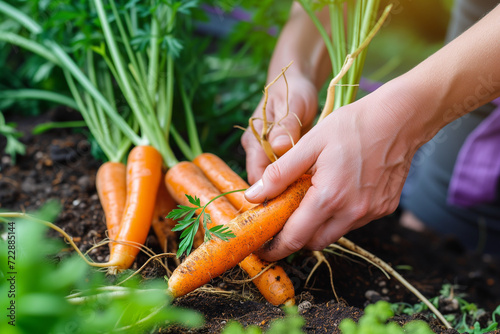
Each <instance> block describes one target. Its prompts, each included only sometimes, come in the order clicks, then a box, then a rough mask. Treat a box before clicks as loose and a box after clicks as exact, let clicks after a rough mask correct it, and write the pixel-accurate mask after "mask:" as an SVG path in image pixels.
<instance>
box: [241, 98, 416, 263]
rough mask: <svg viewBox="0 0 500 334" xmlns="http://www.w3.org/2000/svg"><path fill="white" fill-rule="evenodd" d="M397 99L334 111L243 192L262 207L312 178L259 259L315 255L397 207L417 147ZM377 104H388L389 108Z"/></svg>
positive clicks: (371, 100) (362, 102)
mask: <svg viewBox="0 0 500 334" xmlns="http://www.w3.org/2000/svg"><path fill="white" fill-rule="evenodd" d="M372 95H374V94H372ZM386 97H387V96H386ZM395 100H397V99H396V98H394V97H392V99H387V98H385V99H377V98H371V97H370V98H369V97H366V98H364V99H362V100H359V101H357V102H355V103H353V104H350V105H348V106H345V107H343V108H340V109H338V110H336V111H334V112H333V113H332V114H331V115H330V116H328V117H326V118H325V119H324V120H323V121H321V122H320V123H319V124H317V125H316V126H315V127H314V128H312V129H311V131H309V132H308V133H307V134H305V135H304V137H302V139H300V141H299V142H298V143H297V144H296V145H295V146H294V147H293V148H292V149H290V150H289V151H288V152H287V153H286V154H284V155H283V156H282V157H281V158H279V159H278V160H277V161H276V162H275V163H273V164H271V165H269V166H268V167H267V168H266V170H265V172H264V174H263V175H262V179H261V180H260V181H258V182H257V183H256V184H254V186H253V187H251V188H250V189H249V190H247V192H246V193H245V195H246V197H247V199H248V200H249V201H250V202H255V203H258V202H263V201H264V200H265V199H266V198H273V197H275V196H277V195H278V194H280V193H281V192H282V191H283V190H284V189H285V188H286V187H287V186H288V185H289V184H290V183H292V182H293V181H294V180H296V179H297V178H298V177H300V176H301V175H303V174H304V173H306V172H309V173H311V174H312V186H311V188H310V189H309V190H308V192H307V194H306V196H305V197H304V199H303V200H302V202H301V204H300V206H299V208H298V209H297V210H296V211H295V212H294V213H293V214H292V216H291V217H290V218H289V219H288V222H287V223H286V224H285V226H284V228H283V230H282V231H281V232H280V233H279V234H278V235H277V236H276V237H275V238H274V239H273V240H272V241H270V242H269V243H268V244H267V245H266V246H265V247H263V249H262V250H261V251H260V252H259V255H260V256H262V258H263V259H265V260H267V261H276V260H278V259H281V258H283V257H285V256H288V255H289V254H291V253H293V252H295V251H297V250H299V249H301V248H303V247H304V246H305V247H307V248H310V249H313V250H321V249H323V248H325V247H326V246H327V245H329V244H330V243H332V242H335V241H336V240H338V239H339V238H340V237H341V236H343V235H344V234H346V233H347V232H349V231H351V230H353V229H356V228H359V227H361V226H363V225H365V224H367V223H368V222H370V221H371V220H374V219H377V218H380V217H382V216H385V215H387V214H390V213H391V212H393V211H394V210H395V209H396V207H397V205H398V202H399V197H400V195H401V191H402V187H403V183H404V181H405V179H406V176H407V174H408V170H409V166H410V162H411V158H412V156H413V154H414V153H415V151H416V149H417V147H418V146H419V145H420V143H417V142H416V141H415V140H413V139H412V138H409V137H408V136H407V133H412V132H413V131H410V130H409V131H403V130H401V129H409V127H410V125H409V124H410V123H409V122H407V123H405V122H402V120H401V118H400V119H399V120H398V117H396V115H397V111H399V113H400V111H401V110H399V109H397V110H396V108H393V107H394V106H398V105H399V106H407V105H408V104H406V105H405V104H403V105H401V104H400V103H398V102H401V101H400V100H399V101H396V103H393V102H394V101H395ZM382 101H391V107H392V108H390V107H388V106H386V105H384V103H382ZM394 110H396V112H394ZM403 110H404V109H403ZM400 114H401V113H400Z"/></svg>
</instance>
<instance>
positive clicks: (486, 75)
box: [380, 6, 500, 145]
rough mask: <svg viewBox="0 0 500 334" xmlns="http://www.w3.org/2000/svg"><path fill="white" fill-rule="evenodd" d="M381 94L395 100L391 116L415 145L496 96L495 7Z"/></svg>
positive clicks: (499, 33)
mask: <svg viewBox="0 0 500 334" xmlns="http://www.w3.org/2000/svg"><path fill="white" fill-rule="evenodd" d="M380 93H381V94H385V96H384V97H383V98H385V99H388V100H389V101H390V99H391V97H392V100H396V101H400V103H401V104H402V106H403V108H397V114H395V115H393V116H394V118H395V120H397V123H399V124H400V125H403V127H405V128H406V129H405V130H407V131H408V133H407V136H408V138H412V140H413V141H414V142H416V143H418V145H421V144H423V143H424V142H426V141H428V140H430V139H431V138H432V137H433V136H434V135H435V134H436V133H437V131H439V129H441V128H443V127H444V126H445V125H447V124H448V123H450V122H452V121H454V120H455V119H457V118H459V117H461V116H463V115H464V114H466V113H468V112H470V111H472V110H474V109H475V108H477V107H478V106H480V105H483V104H485V103H487V102H489V101H491V100H493V99H494V98H496V97H498V96H500V6H497V7H496V8H495V9H494V10H493V11H491V12H490V13H489V14H488V15H487V16H485V17H484V18H483V19H482V20H481V21H479V22H478V23H477V24H476V25H474V26H473V27H471V28H470V29H469V30H467V31H466V32H465V33H463V34H462V35H460V36H459V37H457V38H456V39H455V40H453V41H452V42H450V43H449V44H448V45H446V46H444V47H443V48H442V49H441V50H439V51H438V52H436V53H435V54H434V55H432V56H431V57H429V58H428V59H426V60H425V61H423V62H422V63H421V64H420V65H418V66H417V67H415V68H414V69H413V70H411V71H410V72H408V73H406V74H405V75H403V76H401V77H399V78H397V79H395V80H393V81H391V82H389V83H388V84H386V85H385V86H384V87H383V88H382V90H381V92H380ZM389 103H390V102H389ZM400 106H401V105H400Z"/></svg>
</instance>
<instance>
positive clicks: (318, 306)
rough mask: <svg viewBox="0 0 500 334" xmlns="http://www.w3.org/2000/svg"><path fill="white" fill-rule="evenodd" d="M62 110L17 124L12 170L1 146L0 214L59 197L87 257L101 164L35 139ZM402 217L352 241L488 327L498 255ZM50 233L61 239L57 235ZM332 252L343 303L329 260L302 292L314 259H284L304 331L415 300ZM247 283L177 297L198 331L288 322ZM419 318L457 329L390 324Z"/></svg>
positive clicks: (67, 136) (61, 143)
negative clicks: (460, 302) (196, 318)
mask: <svg viewBox="0 0 500 334" xmlns="http://www.w3.org/2000/svg"><path fill="white" fill-rule="evenodd" d="M59 114H61V111H57V112H55V113H48V114H46V115H44V116H40V117H39V118H38V119H36V118H32V117H30V118H27V119H23V118H18V119H14V121H17V122H18V123H19V128H20V129H21V130H22V131H24V132H25V134H26V135H25V137H24V138H23V142H24V143H25V144H26V145H27V153H26V155H25V156H24V157H18V160H17V163H16V165H14V166H12V165H11V159H10V157H8V156H7V155H5V153H3V148H4V145H5V141H4V139H3V138H0V150H1V152H2V156H1V160H0V209H2V210H5V209H8V210H9V211H11V210H12V211H27V212H33V211H35V210H37V209H39V208H40V207H41V206H42V205H43V204H44V203H47V202H48V201H50V200H54V201H57V202H59V203H60V204H61V207H62V212H61V213H60V215H59V217H58V218H57V220H56V221H55V223H56V224H57V225H59V226H61V227H62V228H63V229H64V230H65V231H66V232H67V233H68V234H70V235H72V236H73V237H74V238H75V241H76V243H77V244H78V245H79V247H80V249H81V250H82V251H86V250H88V249H89V248H90V247H91V246H92V245H93V244H95V243H96V242H98V241H100V240H102V239H103V238H104V237H105V223H104V218H103V214H102V210H101V206H100V204H99V200H98V197H97V194H96V189H95V174H96V171H97V168H98V167H99V165H100V162H98V161H97V160H95V159H94V158H93V156H92V154H91V145H90V144H89V142H88V141H87V139H86V136H85V135H84V134H79V133H75V132H74V131H70V130H53V131H50V132H47V133H44V134H41V135H38V136H33V135H29V131H30V129H31V128H32V126H33V124H35V123H39V122H44V121H48V120H51V119H54V118H58V116H57V115H59ZM63 114H64V112H63ZM11 121H12V119H11ZM28 121H29V123H28ZM397 218H398V217H397V214H394V215H393V216H389V217H386V218H384V219H381V220H379V221H376V222H372V223H371V224H368V225H367V226H366V227H364V228H361V229H359V230H357V231H355V232H352V233H350V234H349V235H348V236H347V237H348V238H349V239H351V240H352V241H354V242H356V243H357V244H358V245H360V246H361V247H363V248H365V249H367V250H369V251H370V252H372V253H373V254H375V255H377V256H379V257H380V258H382V259H383V260H385V261H386V262H388V263H390V264H391V265H392V266H393V267H395V268H396V269H398V268H399V271H400V273H402V274H403V276H404V277H405V278H406V279H408V280H409V281H410V282H411V283H412V284H413V285H414V286H415V287H416V288H418V289H419V290H420V291H421V292H422V293H423V294H424V295H426V296H428V297H434V296H438V295H439V292H440V289H441V288H442V286H443V284H446V283H448V284H452V285H453V286H454V293H455V294H463V295H464V298H465V299H466V300H467V301H469V302H471V303H475V304H476V305H477V306H478V307H479V308H482V309H484V310H485V311H486V313H485V316H484V317H482V318H481V321H482V322H484V323H486V322H487V320H488V319H490V318H491V316H490V315H491V312H492V311H493V310H494V309H495V308H496V307H497V306H498V305H500V282H499V280H500V265H499V261H498V259H494V258H492V257H490V256H484V255H483V256H480V255H474V254H470V253H468V252H466V251H465V249H463V248H462V247H461V245H460V244H459V243H458V242H456V241H454V240H453V239H451V238H443V237H437V236H435V235H433V234H431V233H417V232H414V231H410V230H407V229H404V228H403V227H401V226H400V225H398V223H397V221H398V219H397ZM52 235H53V236H54V237H59V236H58V235H57V234H56V233H55V232H54V233H52ZM147 245H148V246H149V247H150V248H152V249H153V250H154V251H155V252H157V253H160V252H161V249H160V247H159V245H158V242H157V240H156V236H155V235H154V234H153V233H151V234H150V235H149V237H148V241H147ZM91 256H92V257H93V258H94V259H95V260H96V261H99V262H101V261H105V260H106V258H107V256H108V248H107V247H101V248H98V249H95V250H93V251H92V252H91ZM326 256H327V258H328V260H329V262H330V264H331V266H332V268H333V282H334V284H335V289H336V291H337V294H338V296H339V298H340V299H341V300H340V303H338V302H337V301H336V300H335V297H334V295H333V293H332V290H331V287H330V279H329V273H328V269H327V267H326V266H325V265H324V264H323V265H321V266H320V267H319V268H318V270H317V271H316V272H314V273H312V278H311V280H310V283H309V286H308V287H305V286H304V283H305V280H306V279H307V277H308V275H309V274H310V273H311V270H312V268H313V267H314V265H315V263H316V258H314V256H313V255H312V253H311V252H308V251H303V252H300V253H297V254H296V255H295V256H294V257H293V258H290V259H288V261H281V263H280V264H281V265H282V266H283V267H284V268H285V270H286V271H287V273H288V274H289V276H290V278H291V279H292V281H293V282H294V284H295V289H296V293H297V304H299V309H300V313H301V314H302V315H303V317H304V318H305V319H306V322H307V323H306V326H305V328H304V329H305V331H306V332H308V333H338V332H339V330H338V324H339V323H340V321H341V320H342V319H344V318H352V319H354V320H358V319H359V318H360V316H361V315H362V309H363V308H364V307H365V306H366V305H367V304H369V303H373V302H376V301H377V300H380V299H384V300H388V301H389V302H391V303H410V304H414V303H416V302H418V300H417V299H416V298H415V297H414V296H413V295H412V294H411V293H410V292H409V291H408V290H407V289H406V288H404V287H403V286H402V285H401V284H400V283H399V282H397V281H396V280H395V279H387V278H386V277H385V276H384V274H383V273H382V272H381V271H380V270H378V269H377V268H376V267H374V266H372V265H369V264H367V263H366V262H364V261H363V260H360V259H358V258H353V257H352V256H350V255H347V254H341V253H340V252H339V254H338V255H334V254H326ZM145 260H146V258H145V256H143V255H141V256H139V258H138V260H137V263H136V265H135V266H136V268H137V267H138V265H140V264H142V263H144V262H145ZM170 265H172V266H173V263H171V264H170ZM143 275H144V277H161V276H163V275H165V272H164V269H163V268H161V267H160V266H159V265H154V264H151V265H150V266H149V267H147V268H146V270H145V271H144V272H143ZM243 278H244V276H243V274H242V273H241V272H240V271H239V269H236V268H235V269H233V270H232V271H231V272H229V273H227V274H226V275H224V277H222V278H218V279H216V280H214V281H213V282H212V284H211V286H209V287H204V288H203V289H199V290H197V291H195V292H193V293H191V294H189V295H187V296H185V297H183V298H179V299H178V300H177V301H175V304H177V305H179V306H183V307H188V308H191V309H195V310H198V311H200V312H201V313H203V314H204V315H205V317H206V320H207V323H206V326H205V327H204V328H203V329H201V330H199V331H198V333H216V332H219V331H220V330H221V329H222V328H223V327H224V325H225V324H226V323H227V322H228V321H229V320H236V321H238V322H240V323H241V324H243V325H251V324H253V325H258V326H260V327H262V328H266V327H267V326H268V325H269V323H270V322H271V321H272V320H273V319H277V318H280V317H283V316H284V313H283V311H282V310H281V309H280V308H277V307H274V306H272V305H270V304H268V303H266V302H264V301H262V298H261V297H260V296H259V294H258V292H257V291H256V290H255V288H253V287H252V286H251V285H240V284H233V283H230V280H231V279H243ZM444 302H445V301H442V303H444ZM451 306H452V307H449V309H450V310H449V313H456V312H457V311H458V310H457V309H456V307H453V305H451ZM414 318H418V319H425V320H426V321H428V322H429V323H430V325H431V326H432V328H433V330H434V331H435V332H436V333H457V332H456V331H455V330H445V329H444V327H442V326H441V325H440V324H439V322H438V321H437V320H435V319H433V318H432V317H431V316H430V315H429V314H428V313H427V314H418V315H416V316H412V317H409V316H397V317H395V318H394V321H397V322H398V323H400V324H403V323H406V322H408V321H410V320H412V319H414ZM429 319H431V320H429ZM179 332H183V331H182V330H181V329H179V328H170V329H168V330H164V333H179ZM497 332H498V331H497Z"/></svg>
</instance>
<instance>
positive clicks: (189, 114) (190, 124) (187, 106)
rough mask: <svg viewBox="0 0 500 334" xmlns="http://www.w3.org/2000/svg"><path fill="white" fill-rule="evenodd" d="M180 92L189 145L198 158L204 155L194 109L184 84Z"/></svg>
mask: <svg viewBox="0 0 500 334" xmlns="http://www.w3.org/2000/svg"><path fill="white" fill-rule="evenodd" d="M179 90H180V92H181V98H182V103H183V104H184V111H185V113H186V126H187V131H188V136H189V143H190V145H191V152H193V155H194V156H195V157H197V156H198V155H200V154H202V153H203V151H202V149H201V145H200V138H199V137H198V131H197V130H196V122H195V120H194V114H193V109H192V108H191V101H190V100H189V98H188V97H187V94H186V90H185V89H184V86H183V85H182V82H181V83H180V84H179Z"/></svg>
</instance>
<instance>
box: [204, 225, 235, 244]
mask: <svg viewBox="0 0 500 334" xmlns="http://www.w3.org/2000/svg"><path fill="white" fill-rule="evenodd" d="M210 234H213V235H215V236H216V237H217V238H219V239H221V240H222V241H227V240H229V239H230V238H234V237H236V235H235V234H234V233H233V232H231V230H229V227H227V226H224V225H217V226H214V227H212V228H211V229H209V230H208V231H207V232H206V233H205V238H206V239H208V240H210V238H211V236H210Z"/></svg>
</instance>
